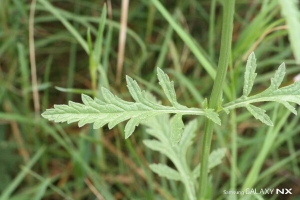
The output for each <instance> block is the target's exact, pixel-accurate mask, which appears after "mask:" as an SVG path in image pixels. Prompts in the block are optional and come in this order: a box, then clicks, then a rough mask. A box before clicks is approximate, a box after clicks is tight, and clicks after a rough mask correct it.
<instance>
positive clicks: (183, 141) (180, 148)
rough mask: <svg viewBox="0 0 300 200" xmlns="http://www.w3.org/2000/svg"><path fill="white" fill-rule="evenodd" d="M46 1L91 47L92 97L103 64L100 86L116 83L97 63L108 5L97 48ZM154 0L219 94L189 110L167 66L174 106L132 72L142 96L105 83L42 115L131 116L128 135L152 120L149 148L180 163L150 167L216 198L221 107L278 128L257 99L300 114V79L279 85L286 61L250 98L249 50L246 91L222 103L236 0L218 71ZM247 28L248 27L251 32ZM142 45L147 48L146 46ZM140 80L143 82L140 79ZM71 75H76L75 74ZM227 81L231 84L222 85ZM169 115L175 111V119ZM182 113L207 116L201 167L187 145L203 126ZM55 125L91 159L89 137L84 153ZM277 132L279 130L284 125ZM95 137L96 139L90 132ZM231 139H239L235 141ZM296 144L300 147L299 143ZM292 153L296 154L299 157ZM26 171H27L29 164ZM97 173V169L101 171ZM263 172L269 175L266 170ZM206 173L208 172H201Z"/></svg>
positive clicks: (163, 81)
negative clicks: (215, 138) (118, 92)
mask: <svg viewBox="0 0 300 200" xmlns="http://www.w3.org/2000/svg"><path fill="white" fill-rule="evenodd" d="M39 2H40V3H41V4H43V5H44V6H45V8H47V7H48V8H49V10H50V11H51V12H52V13H53V15H55V16H56V17H57V18H58V19H60V20H61V21H62V22H63V24H64V25H65V26H66V27H67V28H68V30H69V32H70V33H71V34H73V36H75V38H77V40H78V41H79V43H80V44H81V45H82V47H83V49H85V51H86V52H87V53H88V54H89V59H90V75H91V79H92V80H91V82H92V92H90V93H89V94H92V93H93V95H95V96H96V95H97V92H98V91H97V89H98V88H97V87H98V86H97V83H96V81H97V75H98V74H97V70H99V71H101V70H102V71H101V72H100V73H99V74H100V76H101V77H100V78H99V81H102V83H101V85H104V86H105V87H106V88H109V86H108V81H107V77H106V75H105V73H106V71H105V70H104V67H103V66H100V67H99V66H98V63H101V59H100V58H101V56H100V53H99V52H101V48H100V47H101V43H102V41H101V40H102V38H101V37H102V34H103V27H104V24H105V18H104V16H105V14H104V13H105V12H104V10H105V9H103V13H102V17H101V20H100V23H99V24H100V25H99V31H98V32H97V31H95V30H94V33H96V34H95V35H97V40H96V44H95V45H94V46H95V49H93V48H92V45H91V36H90V33H89V32H88V39H87V42H86V41H85V40H84V39H83V38H81V35H80V34H79V33H78V32H77V30H76V29H74V28H72V26H71V25H70V24H69V23H68V21H67V20H66V19H68V18H72V17H73V16H74V15H71V14H70V13H66V12H63V11H61V10H58V9H56V8H54V7H53V6H52V5H51V4H50V3H48V2H47V1H45V0H40V1H39ZM214 2H215V1H214ZM152 3H153V4H154V5H155V6H156V8H157V9H158V10H159V11H160V12H161V13H162V15H163V16H164V17H165V18H166V19H167V21H168V22H169V24H170V27H172V28H173V29H174V30H175V31H176V32H177V34H178V35H179V36H180V37H181V38H182V39H183V41H184V42H185V43H186V44H187V45H188V47H189V48H190V50H191V51H192V52H193V54H194V55H195V57H196V59H197V60H198V61H199V62H200V63H201V64H202V66H203V67H204V68H205V69H206V71H207V73H208V74H209V75H210V76H211V77H212V78H213V79H215V80H216V81H215V84H214V89H213V91H216V92H213V94H212V95H211V99H210V101H209V102H207V100H205V101H204V102H203V103H202V109H199V108H188V107H185V106H184V105H181V104H179V103H178V102H177V98H176V93H175V89H174V86H173V85H174V84H173V82H171V81H169V77H168V76H167V75H166V74H165V73H164V72H163V71H162V70H160V69H159V68H158V69H157V75H158V79H159V83H160V85H161V86H162V88H163V91H164V93H165V94H166V96H167V99H168V100H169V102H170V103H171V106H163V105H161V104H160V103H159V102H157V101H156V100H155V99H154V98H153V97H152V96H151V95H149V94H148V93H147V92H144V91H142V90H141V89H140V87H139V86H138V84H137V82H136V81H134V80H133V79H132V78H130V77H127V78H126V81H127V84H128V89H129V92H130V94H131V96H132V98H133V99H134V101H135V102H127V101H124V100H122V99H119V98H118V97H116V96H114V95H113V94H112V93H111V92H110V91H109V90H108V89H105V88H102V89H101V94H100V92H99V94H98V96H99V97H102V98H99V99H101V100H99V99H92V98H91V97H89V96H86V95H82V101H83V104H78V103H74V102H70V103H69V105H56V106H55V108H54V109H49V110H47V111H46V112H45V113H43V116H44V117H45V118H48V119H50V120H54V121H56V122H63V121H67V122H68V123H71V122H75V121H79V126H83V125H84V124H86V123H94V128H99V127H102V126H104V125H105V124H108V127H109V128H113V127H114V126H115V125H117V124H118V123H120V122H122V121H126V120H129V121H128V122H127V124H126V127H125V138H127V137H129V136H130V135H131V134H132V132H134V129H135V127H136V126H137V125H138V124H144V125H145V126H147V129H146V132H147V133H148V134H150V135H151V136H153V137H155V138H156V139H157V140H149V139H146V140H144V144H145V145H146V146H147V147H148V148H150V149H152V150H156V151H159V152H160V153H161V154H164V155H166V156H167V158H169V159H170V160H171V161H172V163H173V164H174V168H171V167H169V165H166V164H165V163H160V164H151V165H150V168H151V169H152V170H153V171H154V172H155V173H157V174H159V175H160V176H162V177H166V178H168V179H170V180H177V181H181V182H182V183H183V184H184V186H185V189H186V194H187V196H188V198H189V199H196V198H197V197H196V193H197V192H196V191H197V188H200V191H199V198H210V194H206V191H207V188H208V186H207V183H209V179H208V177H207V175H208V172H209V169H211V168H212V167H213V166H215V165H217V164H219V163H220V162H221V159H222V158H223V157H224V155H225V149H224V148H221V149H217V150H214V151H212V152H211V153H210V145H211V141H212V132H213V127H214V125H215V124H220V123H221V120H220V118H219V116H218V115H219V114H220V113H221V112H222V111H224V112H226V113H228V112H229V111H231V113H230V114H231V117H232V120H231V121H234V120H233V119H234V118H235V117H234V113H235V109H236V108H240V107H245V108H246V109H247V110H248V111H249V112H250V113H251V114H252V115H253V116H254V117H255V118H257V119H259V120H260V121H262V122H263V123H265V124H267V125H270V126H271V125H273V122H272V121H275V119H276V117H274V116H273V117H272V121H271V119H270V117H269V116H268V115H266V114H265V110H264V109H262V107H261V105H259V106H254V105H252V104H253V103H259V102H263V101H276V102H279V103H281V104H283V105H284V106H285V107H286V108H288V110H290V111H291V112H293V113H294V114H296V110H295V109H294V107H293V106H291V105H290V104H289V102H292V103H297V104H299V94H298V93H297V92H298V91H297V89H299V84H298V83H294V84H292V85H290V86H287V87H282V88H279V85H280V84H281V82H282V79H283V77H284V74H285V66H284V65H281V66H280V67H279V69H278V70H277V71H276V73H275V76H274V77H273V78H272V79H271V86H270V87H269V88H268V89H267V90H265V91H263V92H262V93H259V94H257V95H252V96H249V94H250V92H251V89H252V86H253V84H254V79H255V77H256V73H255V68H256V63H255V62H256V60H255V56H254V54H253V53H252V54H250V56H249V58H248V61H247V66H246V73H245V77H244V78H245V79H244V88H243V95H242V97H240V98H238V99H236V100H234V101H230V102H229V103H224V104H223V102H222V98H221V96H222V89H224V92H225V95H226V96H228V94H229V93H230V92H231V91H230V90H231V89H232V88H229V87H228V85H227V84H226V83H225V82H224V80H225V77H226V72H227V66H228V63H229V58H230V52H231V46H230V44H231V35H232V20H233V8H234V6H233V5H234V1H230V3H228V4H227V3H226V4H224V5H223V6H224V16H225V17H224V21H223V33H224V34H223V36H222V41H221V43H222V44H224V46H222V48H221V53H220V55H221V56H220V61H219V67H218V70H217V71H215V69H214V68H213V66H212V64H211V63H210V62H208V60H209V59H208V58H206V57H205V56H204V54H203V53H202V52H201V51H200V50H199V49H200V47H199V46H198V44H197V43H195V42H194V40H193V38H192V37H191V36H190V35H189V34H188V33H186V32H185V31H183V29H182V27H180V26H179V25H178V24H177V23H176V21H175V20H174V18H172V17H171V16H170V15H169V14H168V12H167V11H166V10H165V9H164V7H163V6H162V5H161V4H160V3H159V1H157V0H152ZM270 7H271V6H270ZM177 14H178V13H177ZM176 16H177V15H176ZM77 18H78V19H80V20H85V21H84V22H85V24H88V23H87V21H88V20H86V19H85V18H81V17H77ZM80 20H78V21H80ZM89 20H90V19H89ZM98 21H99V20H98V19H96V20H94V21H92V20H91V22H98ZM80 22H81V21H80ZM88 22H90V21H88ZM106 23H107V22H106ZM249 27H250V26H249ZM170 30H171V29H170ZM91 31H92V30H91ZM245 32H246V33H247V31H245ZM249 32H250V31H249ZM249 32H248V33H249ZM258 34H259V33H258ZM254 39H255V38H254ZM254 39H253V40H254ZM166 41H167V40H166ZM166 43H167V42H166ZM107 45H108V46H109V43H107ZM240 46H243V45H240ZM141 48H142V49H144V48H143V47H141ZM107 49H109V48H105V51H108V50H107ZM236 49H238V48H236ZM236 49H235V50H236ZM236 51H237V50H236ZM239 53H241V52H238V53H235V57H237V56H236V55H237V54H239ZM104 54H105V52H104ZM103 59H104V58H103ZM158 66H162V65H158ZM170 72H171V71H170ZM12 74H14V73H12ZM178 74H179V73H177V74H176V73H174V72H173V73H172V75H178ZM181 76H182V75H181ZM176 78H177V77H176ZM71 79H72V78H71ZM136 79H137V80H139V79H138V78H136ZM71 81H73V79H72V80H71ZM99 85H100V84H99ZM223 85H224V88H222V86H223ZM193 88H195V87H193ZM232 90H234V89H232ZM72 91H75V90H72ZM197 92H198V91H196V93H197ZM195 95H198V97H199V98H198V99H197V101H198V102H201V94H200V93H198V94H195ZM229 95H230V94H229ZM103 111H105V112H106V113H105V114H104V112H103ZM170 114H171V115H173V116H172V117H170ZM223 114H224V113H222V115H223ZM183 115H196V116H198V115H201V116H205V117H206V128H205V133H204V135H205V137H204V139H203V140H202V141H203V145H202V148H203V150H202V157H201V160H202V161H201V163H202V164H201V166H200V164H198V165H193V164H192V163H191V162H190V160H189V159H187V149H188V147H190V145H191V144H192V142H193V140H194V137H195V135H196V134H195V132H196V129H197V128H198V127H199V123H197V122H196V121H195V120H193V121H191V122H190V123H188V124H187V125H186V126H184V124H183V121H182V117H183ZM287 116H288V115H287V114H285V115H284V117H283V118H282V119H281V121H280V122H278V123H276V124H282V121H284V119H286V118H287ZM14 117H16V116H14ZM45 126H46V125H45ZM224 126H226V125H225V123H224V124H223V121H222V127H224ZM275 126H276V125H275ZM217 127H218V126H217ZM280 127H282V126H278V127H277V126H276V129H275V130H277V129H279V128H280ZM291 127H292V126H291ZM201 129H203V127H201ZM290 129H291V128H290ZM55 131H57V130H54V129H53V130H52V129H50V128H49V127H48V126H47V130H46V132H50V133H51V134H52V136H53V137H54V138H55V139H56V140H57V141H59V144H61V146H63V147H65V148H66V149H67V150H68V152H69V153H70V155H72V157H74V160H75V161H76V162H75V165H76V164H77V163H85V162H84V160H83V159H82V158H81V157H80V156H82V157H84V154H82V149H84V145H82V144H83V142H82V141H84V140H82V138H80V142H78V145H79V146H80V152H79V151H78V152H77V150H76V148H74V147H72V148H70V147H69V146H68V145H69V143H68V144H67V143H64V141H63V140H60V137H59V136H58V134H57V133H55ZM271 132H272V129H269V131H268V137H267V138H266V140H269V141H274V139H275V136H274V134H273V135H271V134H269V133H271ZM276 132H277V133H278V130H277V131H276ZM276 135H277V134H276ZM269 136H270V137H269ZM64 137H65V140H66V141H69V139H68V138H67V137H66V136H64ZM88 139H89V140H90V138H88ZM75 140H76V139H75ZM281 140H283V139H281ZM232 143H233V144H236V141H235V142H232ZM268 145H269V144H268ZM268 145H265V146H266V148H264V149H263V150H264V151H261V153H260V155H261V156H259V162H255V165H254V166H255V168H251V172H250V173H249V175H248V176H247V179H246V181H245V183H244V184H243V188H244V187H251V186H253V184H254V182H253V181H256V180H257V179H258V178H257V175H258V171H259V169H260V168H261V165H262V162H263V161H262V160H264V159H265V157H266V154H267V152H268V150H266V149H268V148H270V145H269V146H268ZM277 145H278V144H277ZM99 146H100V145H99ZM265 146H264V147H265ZM291 149H292V150H293V148H292V147H291ZM292 150H291V151H292ZM298 153H299V152H298ZM81 154H82V155H81ZM232 155H233V154H232ZM296 155H298V154H296ZM233 157H234V156H233ZM291 158H295V156H294V157H291ZM291 158H289V159H291ZM234 159H236V157H235V158H233V159H232V161H231V162H232V163H233V164H232V165H233V166H234ZM285 162H287V160H285ZM296 164H297V163H296ZM78 166H80V165H78V164H77V165H76V166H75V167H78ZM81 167H82V168H83V169H84V170H85V171H88V174H89V177H92V178H95V176H93V173H91V171H92V170H91V168H90V167H89V166H87V164H86V165H83V164H82V166H81ZM277 167H278V165H277ZM26 170H27V171H28V169H26ZM94 171H97V170H95V169H94ZM200 171H201V172H200ZM232 171H233V172H235V169H234V167H232ZM200 174H201V175H200ZM24 175H25V171H22V176H21V177H24ZM263 175H264V176H265V174H263ZM199 176H200V177H201V178H199ZM253 177H256V179H251V178H253ZM197 178H199V180H200V183H199V184H200V186H201V187H198V186H199V184H198V183H197ZM18 180H21V178H18ZM39 180H40V181H41V182H42V185H44V183H45V185H48V184H49V183H48V180H43V179H39ZM232 180H233V178H232ZM97 181H98V182H97ZM93 182H95V184H96V185H97V188H104V187H103V186H102V185H101V181H100V182H99V180H97V179H93ZM232 182H234V181H232ZM19 183H20V181H18V184H19ZM234 184H236V183H231V187H232V188H235V187H236V186H234ZM13 185H14V187H13V188H16V185H17V184H16V183H15V182H14V184H13ZM7 191H8V192H7V193H3V194H5V195H3V198H7V197H8V196H9V195H8V194H10V193H11V192H12V191H13V189H10V188H9V189H8V190H7ZM104 191H105V189H103V192H104ZM101 192H102V191H101ZM62 196H63V195H62ZM65 196H67V195H65ZM107 196H109V195H107Z"/></svg>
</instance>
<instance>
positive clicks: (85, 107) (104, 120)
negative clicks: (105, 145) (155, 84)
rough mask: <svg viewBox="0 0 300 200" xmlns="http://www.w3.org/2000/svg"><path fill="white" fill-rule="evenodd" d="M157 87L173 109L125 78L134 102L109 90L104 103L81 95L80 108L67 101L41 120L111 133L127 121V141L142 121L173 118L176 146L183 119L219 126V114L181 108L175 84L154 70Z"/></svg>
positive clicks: (104, 93)
mask: <svg viewBox="0 0 300 200" xmlns="http://www.w3.org/2000/svg"><path fill="white" fill-rule="evenodd" d="M157 76H158V79H159V83H160V85H161V86H162V88H163V90H164V92H165V94H166V96H167V98H168V100H169V101H170V102H171V104H172V105H173V106H163V105H161V104H158V103H155V102H153V101H152V100H151V99H149V98H147V95H146V92H145V91H142V90H141V88H140V87H139V85H138V84H137V82H136V81H135V80H133V79H132V78H131V77H129V76H126V81H127V87H128V90H129V93H130V94H131V96H132V98H133V99H134V100H135V102H128V101H124V100H122V99H120V98H118V97H117V96H115V95H113V94H112V93H111V92H110V91H109V90H108V89H105V88H102V90H101V91H102V95H103V98H104V100H99V99H97V98H95V99H94V100H93V99H92V98H91V97H89V96H87V95H82V97H81V98H82V102H83V104H79V103H75V102H72V101H70V102H69V105H54V108H52V109H47V110H46V111H45V112H44V113H43V114H42V116H43V117H44V118H46V119H48V120H52V121H54V122H68V123H72V122H77V121H78V126H79V127H81V126H83V125H85V124H87V123H94V125H93V128H94V129H98V128H100V127H102V126H104V125H106V124H108V127H109V128H110V129H111V128H113V127H114V126H116V125H117V124H118V123H121V122H123V121H125V120H129V121H128V123H127V124H126V126H125V138H128V137H129V136H130V135H131V134H132V133H133V131H134V130H135V127H136V126H138V125H139V124H140V123H141V122H142V121H144V120H148V119H149V118H151V117H154V116H156V115H160V114H167V113H173V114H175V116H174V118H173V120H172V138H173V143H174V144H176V143H178V142H179V140H180V137H181V132H182V129H183V127H184V125H183V122H182V115H187V114H189V115H204V116H206V117H208V118H210V119H211V120H213V121H214V122H215V123H217V124H219V125H220V123H221V122H220V119H219V117H218V114H217V113H215V112H214V111H213V110H212V109H199V108H187V107H185V106H183V105H180V104H179V103H178V102H177V99H176V93H175V89H174V84H173V82H171V81H170V80H169V77H168V76H167V74H165V73H164V72H163V71H162V70H161V69H159V68H158V69H157Z"/></svg>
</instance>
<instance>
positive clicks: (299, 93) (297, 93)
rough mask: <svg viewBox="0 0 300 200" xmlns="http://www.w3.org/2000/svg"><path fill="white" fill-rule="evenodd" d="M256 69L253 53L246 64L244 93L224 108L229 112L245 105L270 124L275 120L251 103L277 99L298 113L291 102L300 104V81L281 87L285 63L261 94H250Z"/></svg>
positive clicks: (257, 116) (259, 118) (253, 113)
mask: <svg viewBox="0 0 300 200" xmlns="http://www.w3.org/2000/svg"><path fill="white" fill-rule="evenodd" d="M255 69H256V59H255V55H254V53H251V54H250V56H249V58H248V61H247V65H246V72H245V78H244V89H243V95H242V97H240V98H238V99H237V100H235V101H233V102H230V103H228V104H225V105H224V106H223V109H224V110H225V111H226V112H229V110H231V109H234V108H239V107H245V108H247V110H248V111H249V112H250V113H251V114H252V115H253V116H254V117H255V118H256V119H258V120H260V121H261V122H263V123H265V124H267V125H268V126H273V122H272V121H271V119H270V117H269V116H268V115H267V114H265V112H266V111H265V110H263V109H262V108H258V107H256V106H253V105H251V104H252V103H258V102H264V101H276V102H278V103H281V104H282V105H284V106H285V107H286V108H287V109H288V110H290V111H291V112H292V113H294V114H295V115H297V112H296V110H295V108H294V107H293V106H292V105H291V104H290V103H289V102H291V103H296V104H298V105H300V82H294V83H293V84H291V85H288V86H285V87H281V88H279V86H280V85H281V83H282V81H283V78H284V75H285V73H286V69H285V64H284V63H282V64H281V65H280V66H279V68H278V70H277V71H276V72H275V75H274V77H273V78H271V85H270V86H269V87H268V88H267V89H266V90H264V91H263V92H261V93H259V94H256V95H253V96H248V95H249V94H250V92H251V89H252V86H253V84H254V80H255V77H256V73H255Z"/></svg>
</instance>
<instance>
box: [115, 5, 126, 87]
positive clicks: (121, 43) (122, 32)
mask: <svg viewBox="0 0 300 200" xmlns="http://www.w3.org/2000/svg"><path fill="white" fill-rule="evenodd" d="M128 6H129V0H123V1H122V11H121V28H120V33H119V47H118V48H119V49H118V63H117V77H116V83H117V85H119V84H120V83H121V75H122V71H123V62H124V53H125V43H126V29H127V17H128Z"/></svg>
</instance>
